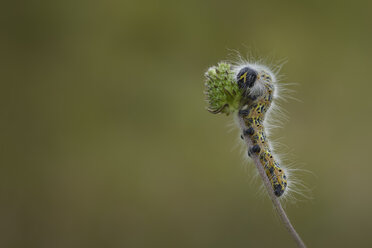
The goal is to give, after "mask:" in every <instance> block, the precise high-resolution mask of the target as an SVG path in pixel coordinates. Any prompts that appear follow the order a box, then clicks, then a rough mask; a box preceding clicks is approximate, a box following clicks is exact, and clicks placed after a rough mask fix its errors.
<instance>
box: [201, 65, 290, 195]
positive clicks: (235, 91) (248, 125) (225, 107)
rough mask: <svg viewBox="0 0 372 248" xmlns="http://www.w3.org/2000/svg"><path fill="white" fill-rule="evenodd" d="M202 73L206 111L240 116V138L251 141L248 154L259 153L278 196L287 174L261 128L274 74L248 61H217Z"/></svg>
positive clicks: (273, 87)
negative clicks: (241, 120)
mask: <svg viewBox="0 0 372 248" xmlns="http://www.w3.org/2000/svg"><path fill="white" fill-rule="evenodd" d="M205 75H206V78H207V80H206V83H205V86H206V91H205V94H206V96H207V101H208V104H209V107H208V110H209V111H210V112H211V113H214V114H217V113H224V114H227V115H229V114H231V113H235V112H237V114H238V115H239V116H240V117H242V118H243V120H244V127H245V129H244V130H243V134H242V138H245V139H250V143H251V144H252V146H251V147H249V150H248V155H249V156H251V155H252V154H253V153H255V154H257V155H258V156H259V159H260V162H261V165H262V166H263V167H264V170H265V173H266V176H267V177H268V179H269V181H270V183H271V187H272V190H273V192H274V194H275V195H276V196H277V197H280V196H282V195H283V193H284V192H285V189H286V187H287V177H286V175H285V172H284V170H283V169H282V168H281V167H280V165H279V163H278V162H277V161H276V160H275V158H274V156H273V154H272V151H271V149H270V145H269V141H268V140H267V138H266V133H265V128H264V120H265V115H266V113H267V111H268V110H269V108H270V106H271V104H272V101H273V99H274V91H275V86H274V83H275V82H276V81H275V75H274V74H273V73H272V72H271V71H270V70H269V69H268V68H267V67H265V66H262V65H257V64H248V63H247V64H244V65H240V66H237V67H233V66H232V65H230V64H228V63H219V64H218V65H217V66H214V67H211V68H209V69H208V71H207V72H206V74H205Z"/></svg>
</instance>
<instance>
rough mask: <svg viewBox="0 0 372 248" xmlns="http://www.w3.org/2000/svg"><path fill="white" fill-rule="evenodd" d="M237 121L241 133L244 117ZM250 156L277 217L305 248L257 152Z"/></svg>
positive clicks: (249, 144)
mask: <svg viewBox="0 0 372 248" xmlns="http://www.w3.org/2000/svg"><path fill="white" fill-rule="evenodd" d="M239 123H240V127H241V130H242V133H243V131H244V130H245V122H244V119H243V118H242V117H240V116H239ZM244 141H245V142H246V144H247V147H248V149H249V148H250V147H252V145H253V143H252V140H251V139H250V138H248V137H244ZM251 157H252V159H253V161H254V164H255V165H256V167H257V170H258V172H259V174H260V176H261V178H262V180H263V182H264V185H265V187H266V190H267V192H268V194H269V197H270V199H271V201H272V203H273V205H274V207H275V209H276V211H277V213H278V214H279V217H280V219H281V221H282V222H283V224H284V226H285V227H286V228H287V230H288V232H289V234H290V235H291V236H292V238H293V239H294V240H295V242H296V243H297V245H298V247H301V248H306V245H305V243H304V242H303V241H302V239H301V237H300V235H298V233H297V231H296V230H295V229H294V227H293V226H292V224H291V222H290V220H289V218H288V216H287V214H286V213H285V211H284V209H283V207H282V204H281V203H280V201H279V198H278V197H276V196H275V194H274V191H273V189H272V187H271V184H270V181H269V178H268V177H267V176H266V172H265V170H264V167H263V166H262V164H261V162H260V159H259V157H258V154H256V153H252V154H251Z"/></svg>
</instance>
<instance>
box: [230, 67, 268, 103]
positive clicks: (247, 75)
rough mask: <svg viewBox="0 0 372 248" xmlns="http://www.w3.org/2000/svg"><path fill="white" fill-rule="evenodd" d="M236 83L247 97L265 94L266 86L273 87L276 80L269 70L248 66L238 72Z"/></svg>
mask: <svg viewBox="0 0 372 248" xmlns="http://www.w3.org/2000/svg"><path fill="white" fill-rule="evenodd" d="M236 82H237V84H238V86H239V88H240V89H242V90H243V93H244V94H245V95H250V96H260V95H262V94H264V93H265V90H266V87H265V86H266V85H268V84H269V85H270V84H271V85H273V82H275V78H274V76H273V74H272V73H271V72H270V71H269V70H268V69H267V68H264V67H262V66H259V65H248V66H244V67H242V68H240V69H239V70H238V73H237V76H236Z"/></svg>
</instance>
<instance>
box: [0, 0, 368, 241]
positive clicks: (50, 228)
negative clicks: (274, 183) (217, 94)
mask: <svg viewBox="0 0 372 248" xmlns="http://www.w3.org/2000/svg"><path fill="white" fill-rule="evenodd" d="M371 8H372V4H371V2H370V1H353V2H352V3H350V1H337V2H334V1H274V0H272V1H253V2H252V1H235V0H233V1H156V0H154V1H151V0H148V1H146V0H145V1H141V0H139V1H129V2H128V1H125V0H124V1H115V0H109V1H70V0H68V1H9V2H3V4H2V8H1V12H2V13H1V15H0V16H1V17H0V18H1V29H0V30H1V31H0V32H1V35H0V46H1V56H0V57H1V58H0V60H1V61H2V66H1V69H0V71H1V91H0V92H1V93H0V94H1V96H0V101H1V104H0V109H1V122H0V126H1V129H0V130H1V131H0V132H1V156H0V168H1V172H0V190H1V194H0V197H1V199H0V200H1V201H0V247H127V248H142V247H162V248H164V247H177V248H183V247H193V248H196V247H201V248H202V247H203V248H204V247H214V248H217V247H272V246H274V245H275V246H276V247H294V246H295V245H294V243H293V241H292V240H291V238H290V237H289V235H288V234H287V233H286V230H285V229H284V228H283V227H282V226H281V224H280V222H279V220H278V217H277V216H276V215H275V213H274V211H273V209H272V206H271V205H270V201H269V200H268V199H267V198H266V197H265V196H262V194H261V195H260V194H258V193H257V192H258V191H259V184H258V183H256V184H255V183H251V181H252V176H251V175H252V174H254V170H253V169H254V168H253V167H252V166H251V167H249V166H246V165H245V164H246V162H244V160H243V159H242V155H241V153H240V150H239V148H236V144H237V140H238V139H237V136H238V135H237V133H234V132H228V129H229V128H228V127H227V126H228V124H229V123H230V122H231V120H230V118H227V117H225V116H215V115H212V114H210V113H208V112H207V111H205V102H204V96H203V88H204V85H203V84H204V82H203V81H204V78H203V74H204V71H205V70H206V69H207V68H208V66H211V65H214V64H216V63H217V62H218V61H220V60H223V59H226V58H229V54H231V51H230V50H229V49H236V50H238V51H240V52H241V53H242V54H243V55H246V54H249V53H253V54H255V55H256V56H259V57H264V58H267V59H268V61H277V60H281V59H286V60H287V61H288V62H287V63H286V64H285V65H284V67H283V69H282V74H283V75H284V79H283V81H284V82H296V83H298V85H297V86H294V87H292V89H294V90H296V91H297V93H295V94H294V95H293V96H294V97H296V98H298V99H299V100H300V101H293V100H290V101H289V102H288V103H284V104H283V107H284V108H285V109H286V110H287V111H288V113H289V114H288V115H289V117H290V120H289V121H287V122H285V123H284V125H283V128H281V129H278V130H276V132H275V134H274V136H275V137H276V138H280V142H281V143H283V147H284V148H283V149H286V150H287V153H288V156H289V157H291V158H293V160H292V161H293V162H294V166H295V167H296V166H297V165H298V167H301V168H302V169H306V170H309V171H311V173H306V172H305V173H299V179H300V180H302V181H304V183H305V184H306V185H307V187H308V189H309V190H311V192H305V194H306V195H308V196H310V197H311V199H306V197H299V196H297V199H298V201H297V202H296V203H292V202H288V203H287V204H286V209H287V213H288V215H289V216H290V218H291V220H292V222H293V224H294V225H295V227H296V228H297V230H298V232H299V233H300V234H301V235H302V236H303V239H304V241H305V242H306V243H307V244H308V246H309V247H371V246H372V236H371V235H370V231H371V229H372V223H371V222H372V213H371V209H372V198H371V193H372V189H371V177H370V175H371V173H372V166H371V162H370V157H369V155H370V148H371V145H370V141H371V139H372V133H371V131H370V127H371V125H372V116H371V114H372V112H371V111H372V101H371V100H370V96H371V90H372V86H371V85H372V84H371V71H372V70H371V68H372V60H371V58H372V47H371V43H372V32H371V24H372V16H371ZM286 146H287V147H288V148H285V147H286ZM246 167H248V169H246Z"/></svg>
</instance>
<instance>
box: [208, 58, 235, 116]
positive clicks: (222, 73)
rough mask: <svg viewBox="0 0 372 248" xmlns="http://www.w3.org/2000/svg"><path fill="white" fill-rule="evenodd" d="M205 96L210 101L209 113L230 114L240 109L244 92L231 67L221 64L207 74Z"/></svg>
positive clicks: (210, 69)
mask: <svg viewBox="0 0 372 248" xmlns="http://www.w3.org/2000/svg"><path fill="white" fill-rule="evenodd" d="M205 76H206V82H205V87H206V89H205V95H206V97H207V101H208V111H209V112H211V113H213V114H217V113H224V114H226V115H229V114H230V113H232V112H234V111H237V110H238V108H239V104H240V100H241V95H242V91H241V89H239V87H238V84H237V83H236V80H235V74H234V73H233V71H232V70H231V65H230V64H227V63H223V62H221V63H219V64H218V65H217V66H213V67H211V68H209V69H208V71H207V72H206V73H205Z"/></svg>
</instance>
